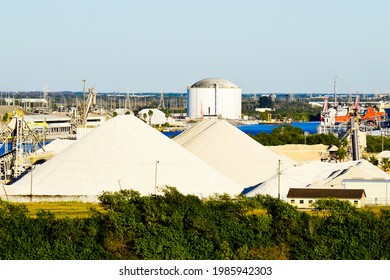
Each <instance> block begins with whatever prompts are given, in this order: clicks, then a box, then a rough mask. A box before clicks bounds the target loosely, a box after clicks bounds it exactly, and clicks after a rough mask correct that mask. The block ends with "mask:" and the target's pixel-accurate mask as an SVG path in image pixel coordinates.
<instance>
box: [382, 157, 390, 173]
mask: <svg viewBox="0 0 390 280" xmlns="http://www.w3.org/2000/svg"><path fill="white" fill-rule="evenodd" d="M380 167H381V169H382V170H383V171H385V172H387V171H389V170H390V160H389V159H388V158H382V160H381V164H380Z"/></svg>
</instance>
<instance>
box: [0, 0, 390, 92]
mask: <svg viewBox="0 0 390 280" xmlns="http://www.w3.org/2000/svg"><path fill="white" fill-rule="evenodd" d="M0 4H1V6H0V7H1V8H0V38H1V41H0V91H13V90H14V91H19V90H42V89H43V88H44V87H47V88H48V89H49V91H61V90H72V91H80V90H82V80H83V79H86V80H87V85H88V86H94V87H95V89H96V90H97V91H98V92H112V91H117V92H127V91H130V92H160V91H164V92H185V91H186V87H187V85H190V84H192V83H195V82H196V81H198V80H200V79H203V78H207V77H222V78H225V79H228V80H230V81H232V82H234V83H235V84H237V85H239V86H241V87H242V89H243V92H246V93H251V92H291V93H294V92H333V82H334V79H335V76H337V91H338V92H340V93H341V92H356V91H359V92H362V93H365V92H367V93H368V92H390V67H389V66H390V55H389V53H390V1H386V0H383V1H380V0H370V1H359V0H355V1H352V0H326V1H313V0H311V1H310V0H295V1H287V0H285V1H283V0H272V1H271V0H267V1H265V0H237V1H230V0H224V1H218V0H214V1H213V0H208V1H205V0H197V1H185V0H165V1H157V0H156V1H154V0H142V1H132V0H127V1H125V0H122V1H121V0H110V1H108V0H107V1H99V0H95V1H88V0H77V1H76V0H66V1H62V0H57V1H49V0H35V1H27V0H19V1H18V0H15V1H5V0H4V1H3V0H0Z"/></svg>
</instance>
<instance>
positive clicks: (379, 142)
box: [366, 135, 390, 153]
mask: <svg viewBox="0 0 390 280" xmlns="http://www.w3.org/2000/svg"><path fill="white" fill-rule="evenodd" d="M366 141H367V152H368V153H380V152H381V151H382V150H383V151H388V150H390V138H389V137H386V136H384V137H381V136H372V135H367V138H366ZM382 147H383V149H382Z"/></svg>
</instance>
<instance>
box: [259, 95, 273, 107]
mask: <svg viewBox="0 0 390 280" xmlns="http://www.w3.org/2000/svg"><path fill="white" fill-rule="evenodd" d="M259 107H260V108H272V107H273V102H272V98H271V97H270V96H260V98H259Z"/></svg>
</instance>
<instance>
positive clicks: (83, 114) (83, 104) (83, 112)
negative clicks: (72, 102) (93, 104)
mask: <svg viewBox="0 0 390 280" xmlns="http://www.w3.org/2000/svg"><path fill="white" fill-rule="evenodd" d="M85 82H86V80H83V106H82V108H83V115H84V114H85ZM83 125H85V120H84V118H83Z"/></svg>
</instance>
